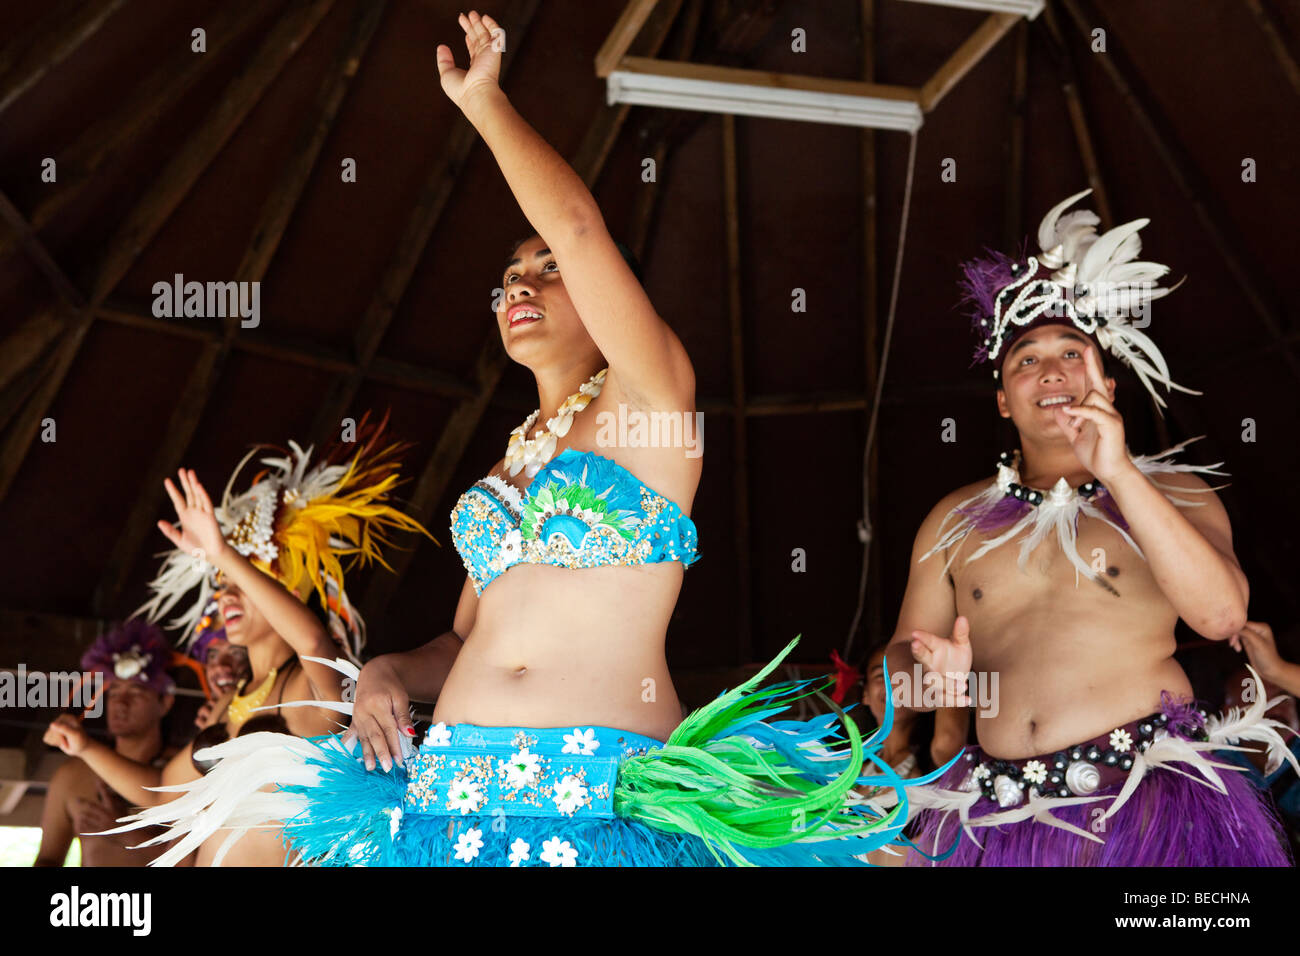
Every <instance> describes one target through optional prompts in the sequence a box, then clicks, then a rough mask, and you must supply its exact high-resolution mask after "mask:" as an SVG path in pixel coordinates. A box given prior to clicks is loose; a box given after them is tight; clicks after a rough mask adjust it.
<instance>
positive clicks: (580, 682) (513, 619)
mask: <svg viewBox="0 0 1300 956" xmlns="http://www.w3.org/2000/svg"><path fill="white" fill-rule="evenodd" d="M682 573H683V571H682V566H681V565H680V564H678V563H676V562H671V563H662V564H651V565H634V566H629V567H599V568H581V569H576V570H573V569H568V568H560V567H552V566H546V565H519V566H516V567H513V568H511V569H510V570H509V571H507V572H506V573H505V574H503V575H501V576H500V577H499V578H497V579H496V580H495V581H493V582H492V583H491V584H489V585H488V587H487V588H486V589H484V591H483V593H482V595H480V597H479V604H478V614H477V617H476V619H475V623H474V629H473V630H472V631H471V632H470V634H469V635H468V636H467V638H466V640H465V644H464V646H463V647H462V648H461V650H460V654H459V655H458V656H457V658H456V663H455V666H454V667H453V668H452V671H451V674H450V675H448V677H447V680H446V683H445V684H444V685H443V689H442V693H441V694H440V695H439V697H438V702H437V706H436V708H435V709H434V714H433V716H434V719H435V720H438V721H444V722H446V723H447V724H457V723H470V724H479V725H482V726H489V727H492V726H518V727H565V726H568V727H575V726H578V725H583V726H602V727H614V728H617V729H619V730H629V731H632V732H633V733H637V734H643V735H645V736H648V737H654V738H656V739H658V740H664V739H666V738H667V737H668V735H669V734H670V733H672V731H673V728H675V727H676V726H677V725H678V724H679V723H680V722H681V717H682V714H681V705H680V703H679V702H678V700H677V693H676V691H675V690H674V689H673V684H672V679H671V678H670V677H669V674H668V664H667V660H666V658H665V656H664V639H665V635H666V633H667V628H668V621H669V618H670V617H671V616H672V610H673V607H674V605H675V604H676V603H677V595H678V592H679V591H680V590H681V584H682Z"/></svg>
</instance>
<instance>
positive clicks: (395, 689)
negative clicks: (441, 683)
mask: <svg viewBox="0 0 1300 956" xmlns="http://www.w3.org/2000/svg"><path fill="white" fill-rule="evenodd" d="M410 708H411V700H410V698H409V697H408V696H407V694H406V687H405V686H403V684H402V681H401V679H400V678H399V677H398V675H397V669H396V668H394V667H393V665H392V664H391V663H389V662H388V661H386V660H384V659H383V657H376V658H375V659H374V660H372V661H371V662H370V663H368V664H366V666H365V667H363V668H361V676H360V677H358V678H357V691H356V701H355V702H354V703H353V705H352V723H351V725H350V726H349V727H348V729H347V730H346V731H345V732H344V734H343V743H344V745H345V746H347V747H348V748H349V749H351V746H352V741H353V740H359V741H361V752H362V754H363V755H364V756H365V758H366V769H367V770H374V769H375V761H376V760H378V761H379V763H380V765H381V766H382V767H383V768H384V771H385V772H387V771H389V770H391V769H392V768H393V763H394V762H396V763H397V764H398V765H399V766H400V765H401V763H402V740H401V735H403V734H404V735H406V736H407V737H413V736H415V728H414V727H412V726H411V715H410Z"/></svg>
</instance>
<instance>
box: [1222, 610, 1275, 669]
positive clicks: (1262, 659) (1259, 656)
mask: <svg viewBox="0 0 1300 956" xmlns="http://www.w3.org/2000/svg"><path fill="white" fill-rule="evenodd" d="M1229 640H1230V641H1232V642H1233V647H1235V648H1237V650H1242V649H1243V648H1244V649H1245V651H1246V657H1247V658H1249V659H1250V663H1251V665H1252V666H1253V667H1254V668H1255V670H1257V671H1259V676H1260V677H1262V678H1264V679H1265V680H1269V681H1271V680H1273V678H1275V677H1276V676H1277V675H1278V673H1279V672H1280V671H1281V670H1282V669H1283V668H1284V667H1285V666H1286V661H1284V660H1283V659H1282V655H1281V654H1279V653H1278V652H1277V640H1276V639H1275V638H1274V637H1273V629H1272V628H1271V627H1269V626H1268V625H1267V624H1265V623H1264V622H1263V621H1247V622H1246V626H1245V627H1243V628H1242V629H1241V630H1240V631H1238V632H1237V634H1235V635H1234V636H1233V637H1231V638H1229Z"/></svg>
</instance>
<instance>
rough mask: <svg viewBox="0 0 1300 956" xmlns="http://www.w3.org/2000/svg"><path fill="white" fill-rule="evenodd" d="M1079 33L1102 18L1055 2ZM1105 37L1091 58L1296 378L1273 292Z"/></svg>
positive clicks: (1071, 2)
mask: <svg viewBox="0 0 1300 956" xmlns="http://www.w3.org/2000/svg"><path fill="white" fill-rule="evenodd" d="M1061 2H1062V5H1063V6H1064V7H1065V10H1066V11H1067V12H1068V13H1069V15H1070V19H1071V20H1072V21H1073V22H1074V25H1075V28H1076V29H1077V31H1078V35H1079V36H1080V37H1087V36H1088V35H1089V33H1090V31H1091V30H1093V29H1094V28H1097V27H1104V26H1105V24H1104V21H1103V20H1102V19H1101V18H1100V16H1099V15H1098V14H1097V12H1096V10H1094V9H1093V7H1092V5H1091V4H1090V3H1087V2H1086V0H1061ZM1107 35H1108V36H1109V37H1110V40H1109V45H1108V47H1107V51H1106V55H1105V56H1098V57H1094V60H1095V61H1096V62H1097V63H1098V64H1099V65H1100V66H1101V69H1102V70H1103V71H1104V72H1105V73H1106V75H1107V76H1108V77H1109V79H1110V81H1111V83H1112V84H1113V85H1114V86H1115V89H1116V91H1117V92H1118V93H1119V94H1120V96H1121V98H1122V99H1123V100H1124V102H1125V104H1126V105H1127V106H1128V108H1129V110H1130V111H1131V112H1132V114H1133V118H1134V119H1135V120H1136V121H1137V124H1138V126H1140V127H1141V128H1142V131H1143V132H1144V133H1146V135H1147V137H1148V138H1149V139H1150V141H1151V144H1152V146H1154V147H1155V151H1156V155H1158V156H1159V157H1160V159H1161V161H1162V162H1163V163H1164V164H1165V168H1166V169H1167V170H1168V171H1169V173H1170V177H1171V178H1172V179H1173V181H1174V184H1175V185H1176V186H1177V187H1178V190H1179V192H1181V193H1182V195H1183V198H1184V200H1185V201H1186V202H1187V203H1188V204H1189V205H1190V206H1191V207H1192V210H1193V212H1195V214H1196V218H1197V219H1198V220H1200V223H1201V226H1202V227H1203V228H1204V229H1205V232H1206V234H1207V235H1208V236H1209V238H1210V240H1211V242H1213V243H1214V247H1215V249H1216V250H1217V251H1218V253H1219V255H1220V257H1221V258H1222V259H1223V262H1224V265H1225V266H1227V269H1228V272H1229V273H1231V275H1232V277H1233V279H1234V280H1236V283H1237V286H1238V288H1240V289H1241V291H1242V293H1243V295H1244V297H1245V299H1246V302H1247V303H1249V305H1250V307H1251V309H1252V310H1253V311H1254V313H1255V314H1256V315H1257V316H1258V317H1259V319H1260V321H1261V322H1262V323H1263V325H1264V328H1265V329H1266V330H1267V332H1268V334H1269V336H1270V337H1271V338H1272V339H1273V340H1274V341H1275V342H1277V343H1279V346H1280V348H1281V349H1282V356H1283V358H1284V359H1285V361H1286V363H1287V367H1288V368H1289V369H1290V370H1291V373H1292V375H1294V376H1296V377H1297V378H1300V358H1297V356H1296V354H1295V352H1294V351H1292V350H1291V348H1289V347H1288V345H1287V342H1286V339H1285V333H1284V329H1285V328H1286V323H1285V321H1284V320H1283V317H1282V316H1281V314H1280V313H1279V311H1278V308H1277V304H1276V303H1277V297H1276V295H1274V294H1272V293H1271V291H1270V292H1266V291H1265V290H1266V289H1267V288H1268V286H1267V283H1266V282H1265V280H1264V278H1263V276H1261V275H1259V274H1258V273H1257V271H1256V269H1255V268H1254V267H1253V266H1252V265H1251V264H1250V263H1249V262H1248V261H1247V260H1246V258H1245V257H1244V256H1243V255H1242V253H1241V250H1242V249H1243V248H1244V244H1243V243H1242V242H1240V241H1239V239H1238V238H1237V236H1236V235H1235V230H1234V229H1233V228H1232V227H1231V226H1230V225H1229V221H1228V218H1227V216H1226V215H1224V214H1223V213H1222V211H1221V210H1219V209H1218V207H1217V205H1215V204H1213V202H1212V200H1211V198H1210V197H1212V196H1213V194H1214V193H1213V190H1211V189H1209V188H1208V187H1207V186H1206V185H1205V184H1204V182H1203V178H1202V177H1201V175H1200V174H1199V173H1198V172H1197V170H1196V167H1195V164H1194V163H1193V162H1192V160H1191V159H1190V158H1189V157H1188V155H1187V151H1186V149H1184V148H1183V146H1182V144H1181V143H1179V141H1178V138H1177V136H1175V135H1174V133H1173V131H1172V129H1171V127H1170V125H1169V122H1168V120H1166V119H1165V118H1164V116H1163V114H1162V113H1161V112H1160V110H1159V108H1158V107H1157V106H1156V104H1155V101H1154V99H1153V97H1152V96H1151V95H1150V94H1149V93H1148V92H1146V90H1144V89H1143V87H1142V84H1141V83H1140V82H1139V81H1138V79H1137V74H1136V72H1135V71H1134V69H1133V66H1132V64H1131V63H1130V61H1129V59H1128V57H1127V56H1126V54H1125V53H1124V50H1123V48H1121V47H1120V46H1119V44H1118V43H1117V42H1116V35H1115V32H1114V31H1113V30H1107Z"/></svg>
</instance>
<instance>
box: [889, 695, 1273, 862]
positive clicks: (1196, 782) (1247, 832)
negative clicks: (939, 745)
mask: <svg viewBox="0 0 1300 956" xmlns="http://www.w3.org/2000/svg"><path fill="white" fill-rule="evenodd" d="M1161 713H1164V714H1165V715H1166V716H1167V717H1168V718H1169V722H1168V724H1167V729H1168V731H1169V733H1170V734H1171V735H1173V736H1177V737H1183V738H1184V739H1190V738H1191V736H1192V734H1193V733H1194V732H1195V731H1196V730H1198V729H1199V728H1200V727H1201V724H1202V719H1201V715H1200V714H1199V713H1198V712H1197V711H1196V710H1195V708H1194V706H1193V705H1192V704H1191V703H1190V702H1187V701H1183V702H1175V701H1173V700H1172V699H1171V698H1170V697H1169V695H1167V694H1166V695H1165V696H1164V697H1163V699H1162V706H1161ZM1066 749H1069V748H1066ZM970 750H972V751H974V753H975V762H976V763H978V762H980V761H982V760H983V759H985V755H984V754H983V753H982V751H980V750H979V748H978V747H973V748H970ZM1211 759H1214V758H1213V757H1212V758H1211ZM1215 762H1216V763H1223V762H1224V761H1222V760H1219V759H1215ZM971 766H972V763H971V762H969V761H966V760H959V761H957V762H956V763H955V764H953V766H952V769H951V770H949V771H948V772H947V773H946V774H944V775H943V777H941V778H940V779H939V780H938V781H936V782H935V784H934V786H935V787H938V788H942V789H945V790H956V789H958V787H959V786H960V785H961V783H962V782H963V780H965V778H966V775H967V774H968V773H969V772H970V768H971ZM1177 766H1178V767H1179V769H1180V770H1182V771H1184V772H1185V773H1189V774H1191V775H1192V777H1186V776H1183V774H1181V773H1177V772H1175V771H1173V770H1168V769H1161V768H1159V767H1156V768H1153V769H1150V770H1148V771H1147V773H1146V775H1145V776H1144V777H1143V779H1142V781H1141V783H1139V784H1138V786H1137V789H1136V790H1135V791H1134V792H1133V794H1132V795H1131V796H1130V797H1129V799H1128V801H1127V802H1126V803H1125V804H1124V805H1123V806H1122V807H1121V808H1120V809H1119V810H1118V811H1117V812H1116V813H1115V815H1114V816H1111V817H1108V818H1105V819H1102V814H1103V813H1104V811H1106V810H1108V809H1109V808H1110V801H1109V800H1097V801H1094V802H1092V803H1085V804H1076V805H1073V806H1063V807H1059V808H1053V810H1052V815H1053V816H1055V817H1056V818H1057V819H1059V820H1063V821H1065V822H1066V823H1071V824H1073V825H1075V826H1077V827H1079V828H1080V829H1083V830H1086V831H1088V832H1089V833H1093V834H1095V835H1096V836H1098V837H1100V838H1101V839H1102V840H1103V841H1104V842H1103V843H1095V842H1093V841H1092V840H1086V839H1084V838H1083V837H1081V836H1078V835H1077V834H1074V833H1071V832H1069V831H1067V830H1063V829H1061V828H1059V827H1054V826H1049V825H1048V824H1045V823H1040V822H1038V821H1035V820H1032V819H1030V820H1022V821H1020V822H1018V823H1010V824H1003V825H1001V826H996V827H994V826H990V827H980V826H978V825H976V823H977V821H978V820H979V818H980V817H983V816H987V815H988V814H991V813H995V812H997V811H998V810H999V809H1000V808H999V807H998V805H997V804H996V803H995V802H993V801H991V800H988V799H984V798H981V799H980V800H979V802H978V803H977V804H976V805H975V806H974V807H973V808H972V809H971V811H970V819H971V823H972V826H971V830H972V832H973V833H974V834H975V837H976V839H978V840H979V844H980V845H977V844H976V843H974V842H973V841H972V840H971V838H970V836H969V835H967V834H966V833H964V832H963V831H962V828H961V820H960V819H959V817H958V815H957V813H955V812H945V811H940V810H925V811H923V812H921V813H919V814H918V815H917V817H916V820H915V824H914V828H915V829H912V828H909V830H910V831H911V833H912V836H911V839H912V841H913V842H914V843H915V844H916V846H918V847H919V848H920V849H921V850H923V851H924V852H925V853H928V854H930V855H931V856H937V855H939V854H942V853H943V852H944V851H946V850H947V849H948V848H949V847H950V846H951V845H952V843H953V841H954V839H956V838H957V837H959V836H960V842H959V843H958V845H957V849H956V850H955V851H954V852H953V853H952V855H950V856H948V857H947V858H946V859H944V860H941V861H937V862H933V863H932V861H930V860H928V859H926V857H924V856H922V855H921V854H919V853H916V852H911V853H909V854H908V857H907V865H908V866H931V865H935V866H1290V865H1292V864H1291V859H1290V853H1289V851H1288V849H1287V848H1286V838H1285V836H1284V835H1283V831H1282V828H1281V825H1280V824H1279V823H1278V819H1277V816H1276V814H1275V812H1274V810H1273V806H1272V801H1271V800H1270V798H1269V796H1268V794H1267V793H1266V792H1265V791H1261V790H1259V789H1257V788H1256V787H1255V786H1254V785H1253V784H1252V783H1251V782H1250V780H1249V779H1248V778H1247V777H1246V775H1245V774H1243V773H1238V772H1236V771H1233V770H1219V771H1217V772H1218V775H1219V777H1220V779H1222V780H1223V784H1224V786H1225V788H1226V789H1227V791H1228V792H1227V793H1226V794H1224V793H1220V792H1219V791H1218V790H1216V789H1215V788H1213V787H1211V786H1210V785H1209V784H1208V783H1207V782H1206V781H1205V779H1204V778H1203V777H1202V776H1201V775H1200V773H1198V772H1197V771H1196V770H1195V769H1194V768H1193V767H1192V766H1190V765H1187V764H1179V765H1177ZM1192 778H1195V779H1192ZM1121 787H1122V782H1121V783H1117V784H1114V785H1112V786H1108V787H1103V788H1102V789H1100V790H1098V791H1097V792H1096V793H1095V794H1093V795H1094V796H1104V797H1106V796H1108V797H1114V796H1116V795H1118V794H1119V792H1120V789H1121ZM981 847H982V848H981Z"/></svg>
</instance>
